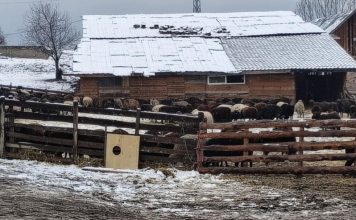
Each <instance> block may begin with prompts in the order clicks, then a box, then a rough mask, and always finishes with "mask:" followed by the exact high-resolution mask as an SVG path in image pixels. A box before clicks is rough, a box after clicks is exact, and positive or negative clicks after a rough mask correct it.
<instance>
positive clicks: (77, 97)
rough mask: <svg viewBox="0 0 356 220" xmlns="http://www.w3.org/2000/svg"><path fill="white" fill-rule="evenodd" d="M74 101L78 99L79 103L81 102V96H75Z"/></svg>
mask: <svg viewBox="0 0 356 220" xmlns="http://www.w3.org/2000/svg"><path fill="white" fill-rule="evenodd" d="M73 101H77V102H78V103H80V101H81V98H80V97H79V96H74V97H73Z"/></svg>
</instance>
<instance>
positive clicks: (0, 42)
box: [0, 28, 6, 45]
mask: <svg viewBox="0 0 356 220" xmlns="http://www.w3.org/2000/svg"><path fill="white" fill-rule="evenodd" d="M5 44H6V38H5V35H4V34H3V33H2V30H1V28H0V45H5Z"/></svg>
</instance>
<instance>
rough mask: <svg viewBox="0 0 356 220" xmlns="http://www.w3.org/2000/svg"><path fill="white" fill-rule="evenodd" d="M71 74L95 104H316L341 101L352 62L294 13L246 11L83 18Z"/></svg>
mask: <svg viewBox="0 0 356 220" xmlns="http://www.w3.org/2000/svg"><path fill="white" fill-rule="evenodd" d="M94 24H95V25H94ZM104 26H105V27H106V29H105V30H103V29H100V28H99V29H98V27H104ZM108 30H111V31H108ZM117 30H122V31H117ZM73 69H74V73H73V74H74V75H79V76H80V92H79V94H80V95H83V96H91V97H97V98H99V100H105V99H112V98H115V97H131V98H137V99H150V98H158V99H165V98H179V99H182V98H189V97H199V98H205V99H217V98H237V97H241V98H271V97H281V96H283V97H288V98H291V99H292V100H295V99H304V100H308V99H314V100H318V101H322V100H334V99H336V98H338V97H340V96H341V94H342V92H343V87H344V84H345V76H346V72H348V71H350V70H355V69H356V63H355V61H354V59H352V57H350V56H349V55H348V54H347V53H346V52H345V51H344V50H343V49H342V48H341V47H340V46H339V45H338V44H337V43H336V42H335V41H334V40H333V39H332V38H331V37H330V36H329V35H328V34H327V33H325V32H324V31H323V30H321V29H320V28H319V27H317V26H315V25H313V24H310V23H306V22H304V21H303V20H302V19H301V18H300V17H298V16H296V15H295V14H294V13H292V12H248V13H223V14H173V15H125V16H84V17H83V38H82V41H81V43H80V44H79V45H78V49H77V51H76V52H75V54H74V61H73Z"/></svg>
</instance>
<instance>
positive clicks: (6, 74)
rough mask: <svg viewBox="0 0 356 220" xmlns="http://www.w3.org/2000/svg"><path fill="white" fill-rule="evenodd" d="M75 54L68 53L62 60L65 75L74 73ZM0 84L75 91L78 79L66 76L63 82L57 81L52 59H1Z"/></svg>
mask: <svg viewBox="0 0 356 220" xmlns="http://www.w3.org/2000/svg"><path fill="white" fill-rule="evenodd" d="M72 57H73V52H72V51H66V52H65V53H64V54H63V56H62V59H61V67H62V69H63V71H64V73H69V72H72V59H73V58H72ZM0 74H1V77H0V84H3V85H10V84H11V85H13V86H23V87H31V88H37V89H49V90H58V91H70V92H71V91H73V85H74V84H75V83H76V82H77V80H78V78H77V77H72V76H64V77H63V80H61V81H55V80H54V79H55V66H54V62H53V60H52V59H51V58H49V59H48V60H44V59H25V58H7V57H2V58H1V59H0Z"/></svg>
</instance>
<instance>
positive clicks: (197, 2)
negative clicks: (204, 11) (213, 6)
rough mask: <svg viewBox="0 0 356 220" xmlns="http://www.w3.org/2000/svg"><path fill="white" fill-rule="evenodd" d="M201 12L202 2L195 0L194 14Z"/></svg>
mask: <svg viewBox="0 0 356 220" xmlns="http://www.w3.org/2000/svg"><path fill="white" fill-rule="evenodd" d="M200 12H201V2H200V0H193V13H200Z"/></svg>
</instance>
